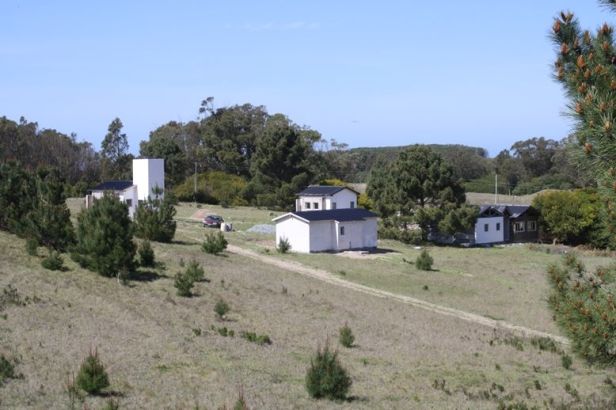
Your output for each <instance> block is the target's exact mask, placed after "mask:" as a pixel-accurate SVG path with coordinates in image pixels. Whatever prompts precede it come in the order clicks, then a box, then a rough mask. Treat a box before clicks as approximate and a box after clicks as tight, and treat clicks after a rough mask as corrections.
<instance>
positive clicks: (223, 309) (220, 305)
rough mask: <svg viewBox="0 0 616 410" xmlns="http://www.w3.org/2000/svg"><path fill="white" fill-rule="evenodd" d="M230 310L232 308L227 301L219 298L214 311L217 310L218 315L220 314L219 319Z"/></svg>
mask: <svg viewBox="0 0 616 410" xmlns="http://www.w3.org/2000/svg"><path fill="white" fill-rule="evenodd" d="M230 310H231V308H230V307H229V305H228V304H227V302H225V301H224V300H222V299H219V300H218V302H216V305H215V306H214V312H216V316H218V318H219V319H222V318H223V317H224V316H225V315H226V314H227V313H229V311H230Z"/></svg>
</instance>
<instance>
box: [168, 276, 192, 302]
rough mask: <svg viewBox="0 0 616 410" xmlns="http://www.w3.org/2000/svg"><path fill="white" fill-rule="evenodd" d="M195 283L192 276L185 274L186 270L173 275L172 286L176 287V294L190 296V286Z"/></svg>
mask: <svg viewBox="0 0 616 410" xmlns="http://www.w3.org/2000/svg"><path fill="white" fill-rule="evenodd" d="M194 284H195V281H194V280H193V278H192V277H191V276H189V275H187V274H186V272H178V273H177V274H176V275H175V281H174V282H173V286H175V288H176V289H177V293H178V296H183V297H190V296H192V288H193V286H194Z"/></svg>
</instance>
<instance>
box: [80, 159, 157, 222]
mask: <svg viewBox="0 0 616 410" xmlns="http://www.w3.org/2000/svg"><path fill="white" fill-rule="evenodd" d="M155 188H159V189H161V190H162V192H163V194H162V195H164V189H165V160H164V159H158V158H139V159H133V180H132V181H105V182H103V183H100V184H98V185H97V186H95V187H94V188H92V189H89V190H88V193H87V195H86V197H85V205H86V208H89V207H90V206H92V204H93V203H94V201H95V200H97V199H100V198H102V197H103V195H104V194H105V192H111V193H112V194H113V195H115V196H116V197H118V198H119V199H120V201H122V202H124V203H125V204H126V205H127V206H128V214H129V216H130V217H131V218H132V217H133V214H134V213H135V211H136V210H137V204H138V202H139V201H145V200H147V199H148V197H149V196H153V195H154V189H155Z"/></svg>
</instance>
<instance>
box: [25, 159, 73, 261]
mask: <svg viewBox="0 0 616 410" xmlns="http://www.w3.org/2000/svg"><path fill="white" fill-rule="evenodd" d="M63 182H64V181H63V180H62V178H61V177H60V175H59V172H58V171H57V170H42V171H39V172H38V175H37V176H36V177H35V184H36V191H37V194H36V198H35V205H34V209H33V210H32V211H31V212H30V213H29V215H28V221H27V223H28V228H27V231H28V232H27V236H28V237H30V238H32V239H34V240H36V241H37V242H38V243H39V244H41V245H43V246H46V247H47V248H49V249H55V250H56V251H60V252H63V251H65V250H66V249H67V248H68V247H69V245H71V244H72V243H73V242H74V240H75V232H74V230H73V224H72V222H71V213H70V211H69V209H68V207H67V206H66V198H65V194H64V183H63Z"/></svg>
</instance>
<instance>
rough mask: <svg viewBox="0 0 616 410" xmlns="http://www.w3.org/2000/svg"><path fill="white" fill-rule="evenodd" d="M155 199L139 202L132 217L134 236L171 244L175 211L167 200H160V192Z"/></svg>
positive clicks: (174, 224) (174, 225) (174, 226)
mask: <svg viewBox="0 0 616 410" xmlns="http://www.w3.org/2000/svg"><path fill="white" fill-rule="evenodd" d="M157 192H158V195H156V197H155V198H151V197H148V200H147V201H145V202H140V203H139V206H138V207H137V211H136V212H135V215H134V222H135V236H137V237H138V238H143V239H148V240H150V241H156V242H171V241H172V240H173V237H174V235H175V229H176V222H175V220H174V219H173V218H174V216H175V214H176V210H175V207H174V206H173V204H171V202H170V201H169V200H167V199H160V197H159V195H161V194H162V191H160V190H159V191H157Z"/></svg>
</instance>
